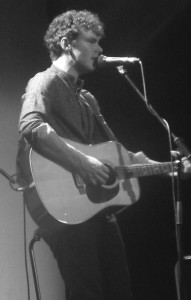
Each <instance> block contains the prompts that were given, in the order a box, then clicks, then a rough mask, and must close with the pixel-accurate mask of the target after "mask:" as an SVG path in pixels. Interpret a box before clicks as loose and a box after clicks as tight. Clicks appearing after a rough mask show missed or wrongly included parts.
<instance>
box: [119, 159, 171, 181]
mask: <svg viewBox="0 0 191 300" xmlns="http://www.w3.org/2000/svg"><path fill="white" fill-rule="evenodd" d="M176 170H177V163H176V162H174V163H173V164H172V163H170V162H164V163H155V164H135V165H131V166H128V167H127V166H120V167H117V168H116V172H117V174H118V177H119V178H120V179H122V178H123V179H124V178H132V177H135V178H137V177H145V176H154V175H162V174H169V173H171V172H173V171H176Z"/></svg>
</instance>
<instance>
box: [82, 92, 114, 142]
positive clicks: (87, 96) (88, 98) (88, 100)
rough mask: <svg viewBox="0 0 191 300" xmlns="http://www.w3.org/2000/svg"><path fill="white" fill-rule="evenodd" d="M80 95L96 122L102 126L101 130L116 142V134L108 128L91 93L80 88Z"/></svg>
mask: <svg viewBox="0 0 191 300" xmlns="http://www.w3.org/2000/svg"><path fill="white" fill-rule="evenodd" d="M80 96H81V99H82V100H83V102H84V103H85V104H86V105H87V106H88V108H89V109H90V111H91V112H92V113H93V114H94V116H95V117H96V119H97V121H98V123H99V124H100V125H101V127H102V128H103V130H104V132H105V133H106V135H107V137H108V138H109V140H112V141H116V142H117V138H116V136H115V135H114V133H113V132H112V130H111V129H110V128H109V126H108V124H107V122H106V121H105V119H104V117H103V115H102V114H101V113H100V109H99V106H98V103H97V101H96V99H95V98H94V97H93V95H91V93H90V92H88V91H87V90H81V92H80Z"/></svg>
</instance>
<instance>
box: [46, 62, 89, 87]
mask: <svg viewBox="0 0 191 300" xmlns="http://www.w3.org/2000/svg"><path fill="white" fill-rule="evenodd" d="M50 69H51V70H52V71H54V72H55V73H56V75H57V76H59V77H60V78H61V79H62V80H64V81H66V82H67V83H68V84H69V85H70V86H71V88H72V89H73V90H75V91H76V90H77V89H81V88H82V87H83V85H84V80H82V79H79V78H78V80H77V81H76V80H75V78H74V76H72V75H70V74H67V73H66V72H64V71H63V70H61V69H59V68H58V67H56V66H55V65H54V64H52V65H51V67H50Z"/></svg>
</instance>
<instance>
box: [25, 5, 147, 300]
mask: <svg viewBox="0 0 191 300" xmlns="http://www.w3.org/2000/svg"><path fill="white" fill-rule="evenodd" d="M103 35H104V29H103V24H102V22H101V21H100V19H99V17H98V16H97V15H95V14H92V13H91V12H88V11H75V10H73V11H68V12H66V13H63V14H61V15H59V16H58V17H56V18H55V19H54V20H53V21H52V23H51V24H50V26H49V28H48V30H47V32H46V34H45V38H44V40H45V44H46V46H47V48H48V50H49V53H50V57H51V60H52V65H51V67H50V68H48V69H47V70H46V71H44V72H41V73H38V74H36V75H35V76H34V77H33V78H32V79H31V80H30V81H29V83H28V86H27V88H26V93H25V95H24V96H23V105H22V111H21V116H20V125H19V126H20V133H21V135H22V137H23V138H24V141H25V142H26V143H27V144H29V145H31V146H32V147H33V149H34V150H35V151H37V152H38V153H40V154H41V155H43V156H44V157H46V158H48V159H49V160H51V161H53V162H54V163H56V164H58V165H60V166H61V167H63V168H64V169H66V170H68V171H69V172H71V173H72V174H73V173H77V174H79V175H80V177H81V178H82V179H83V181H84V182H85V183H86V184H91V185H94V186H100V185H103V184H105V183H106V182H107V180H108V178H109V173H110V171H109V169H108V167H107V166H106V165H104V164H103V163H102V162H101V161H99V160H98V159H96V158H95V157H93V156H89V155H86V154H85V153H83V152H82V151H80V149H78V148H75V147H74V146H72V145H71V144H70V143H69V142H68V139H69V140H72V141H76V142H80V143H82V144H87V145H88V144H98V143H101V142H105V141H108V140H111V139H115V137H114V135H113V133H112V132H111V130H110V129H109V127H108V126H107V124H105V122H104V121H103V118H102V116H101V115H100V112H99V107H98V104H97V101H96V100H95V98H94V97H93V96H92V95H91V94H90V93H89V92H87V91H85V90H83V89H82V86H83V82H82V81H81V80H80V79H79V76H81V75H83V74H85V73H88V72H92V71H94V70H95V68H96V63H97V59H98V57H99V55H100V54H101V53H102V48H101V46H100V44H99V43H100V40H101V38H102V37H103ZM100 118H101V121H100ZM66 139H67V140H66ZM132 155H133V154H132ZM134 158H137V161H142V162H148V161H149V160H148V159H147V158H146V157H145V156H144V155H143V153H138V154H135V155H134ZM43 237H44V239H45V240H46V242H47V243H48V244H49V245H50V247H51V249H52V251H53V253H54V255H55V257H56V259H57V262H58V266H59V269H60V272H61V274H62V277H63V279H64V281H65V285H66V288H67V294H68V295H67V297H68V299H70V300H114V299H115V300H129V299H132V296H131V291H130V286H129V277H128V269H127V264H126V259H125V251H124V247H123V242H122V239H121V235H120V231H119V228H118V225H117V222H116V220H115V218H114V216H113V215H112V216H110V215H105V216H104V217H102V218H92V219H90V220H89V221H87V222H84V223H82V224H78V225H75V226H72V227H69V228H67V229H63V230H59V231H58V232H55V233H52V234H50V233H48V232H46V231H45V232H43Z"/></svg>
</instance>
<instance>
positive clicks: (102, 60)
mask: <svg viewBox="0 0 191 300" xmlns="http://www.w3.org/2000/svg"><path fill="white" fill-rule="evenodd" d="M136 61H140V58H138V57H108V56H105V55H102V54H101V55H100V56H99V57H98V60H97V65H98V67H104V66H105V65H107V64H108V65H114V66H118V65H124V64H127V63H134V62H136Z"/></svg>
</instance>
